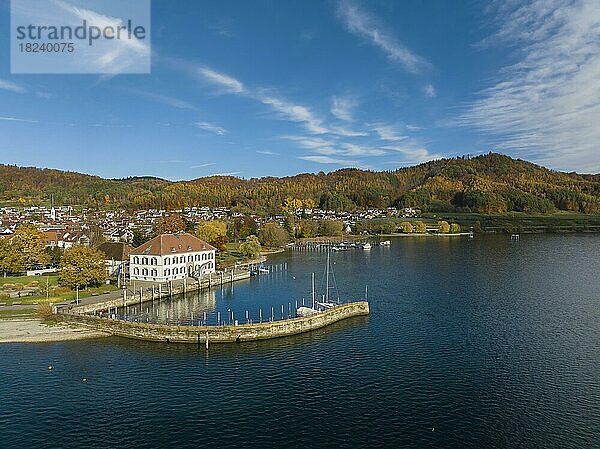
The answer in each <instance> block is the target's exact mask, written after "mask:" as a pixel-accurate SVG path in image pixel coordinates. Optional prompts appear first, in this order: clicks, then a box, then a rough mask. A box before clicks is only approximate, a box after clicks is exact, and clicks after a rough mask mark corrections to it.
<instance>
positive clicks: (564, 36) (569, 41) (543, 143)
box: [458, 0, 600, 172]
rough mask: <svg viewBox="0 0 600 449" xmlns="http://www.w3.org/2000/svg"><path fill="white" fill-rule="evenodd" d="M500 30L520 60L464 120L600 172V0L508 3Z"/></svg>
mask: <svg viewBox="0 0 600 449" xmlns="http://www.w3.org/2000/svg"><path fill="white" fill-rule="evenodd" d="M496 20H497V29H498V31H497V32H496V33H495V34H494V35H492V36H490V37H489V38H487V39H485V40H484V41H483V42H482V45H484V46H488V45H497V44H505V45H506V44H507V45H509V46H513V47H514V48H515V49H516V51H515V53H514V55H515V56H516V60H515V61H514V62H513V63H512V64H509V65H507V66H505V67H504V68H503V69H502V70H500V71H499V72H498V73H497V75H496V77H495V79H494V80H493V82H492V83H491V84H490V85H489V87H487V88H485V89H484V90H482V91H480V92H478V94H477V98H476V100H474V101H473V102H471V103H469V104H468V105H467V107H466V111H465V112H464V113H463V114H462V115H461V117H460V118H459V120H458V124H460V125H466V126H474V127H476V128H478V129H480V130H482V131H483V132H485V133H486V134H488V135H489V136H490V137H491V141H492V144H493V145H495V146H496V148H499V149H501V150H509V151H512V152H514V153H516V154H517V155H519V156H521V157H528V158H530V159H533V160H535V161H536V162H538V163H541V164H544V165H549V166H552V167H554V168H557V169H564V170H579V171H585V172H600V151H598V142H600V126H599V125H598V124H599V123H600V75H599V74H600V39H598V35H599V34H598V33H599V32H600V8H599V7H598V2H597V0H532V1H528V2H525V3H524V2H503V3H500V6H499V7H498V8H497V17H496Z"/></svg>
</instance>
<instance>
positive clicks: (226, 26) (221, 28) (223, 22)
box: [208, 18, 234, 37]
mask: <svg viewBox="0 0 600 449" xmlns="http://www.w3.org/2000/svg"><path fill="white" fill-rule="evenodd" d="M233 26H234V20H233V19H230V18H224V19H220V20H219V21H217V22H216V23H214V24H212V25H209V26H208V29H209V30H211V31H213V32H215V33H216V34H218V35H219V36H223V37H233Z"/></svg>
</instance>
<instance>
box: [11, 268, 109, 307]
mask: <svg viewBox="0 0 600 449" xmlns="http://www.w3.org/2000/svg"><path fill="white" fill-rule="evenodd" d="M116 289H117V287H116V286H114V285H104V284H103V285H100V286H98V287H88V288H85V289H82V290H80V291H79V298H86V297H88V296H96V295H102V294H103V293H104V292H110V291H113V290H116ZM8 295H10V296H11V297H8ZM76 296H77V292H76V291H74V290H71V289H69V288H66V287H62V286H60V285H59V284H58V276H56V275H54V276H7V277H1V278H0V303H4V304H5V305H6V306H11V305H13V304H14V303H20V304H21V305H36V304H41V303H44V302H60V301H64V300H71V299H75V298H76Z"/></svg>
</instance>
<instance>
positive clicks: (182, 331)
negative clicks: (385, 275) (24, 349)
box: [58, 301, 369, 345]
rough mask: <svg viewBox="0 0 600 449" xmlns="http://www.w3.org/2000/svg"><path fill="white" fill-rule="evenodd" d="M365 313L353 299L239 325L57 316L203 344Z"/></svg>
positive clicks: (296, 330)
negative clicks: (306, 312)
mask: <svg viewBox="0 0 600 449" xmlns="http://www.w3.org/2000/svg"><path fill="white" fill-rule="evenodd" d="M368 314H369V303H368V302H366V301H357V302H351V303H348V304H340V305H338V306H335V307H333V308H331V309H328V310H325V311H323V312H319V313H315V314H314V315H311V316H308V317H300V318H291V319H287V320H281V321H266V322H263V323H254V324H240V325H237V326H235V325H225V326H172V325H164V324H154V323H133V322H129V321H122V320H114V319H110V318H100V317H97V316H92V315H81V314H70V313H61V314H60V315H58V317H59V318H60V319H61V320H62V321H65V322H69V323H78V324H83V325H86V326H87V327H89V328H92V329H96V330H98V331H101V332H106V333H109V334H112V335H116V336H119V337H126V338H133V339H138V340H147V341H162V342H173V343H195V344H201V345H205V344H206V340H207V339H208V342H209V344H212V343H239V342H244V341H256V340H266V339H270V338H278V337H286V336H290V335H297V334H302V333H304V332H310V331H312V330H316V329H320V328H323V327H326V326H328V325H330V324H333V323H336V322H338V321H341V320H345V319H347V318H351V317H356V316H364V315H368Z"/></svg>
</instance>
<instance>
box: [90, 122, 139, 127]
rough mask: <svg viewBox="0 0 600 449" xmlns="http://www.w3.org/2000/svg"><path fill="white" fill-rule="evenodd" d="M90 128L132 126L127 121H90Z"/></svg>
mask: <svg viewBox="0 0 600 449" xmlns="http://www.w3.org/2000/svg"><path fill="white" fill-rule="evenodd" d="M88 126H90V127H92V128H133V125H130V124H129V123H90V124H89V125H88Z"/></svg>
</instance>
